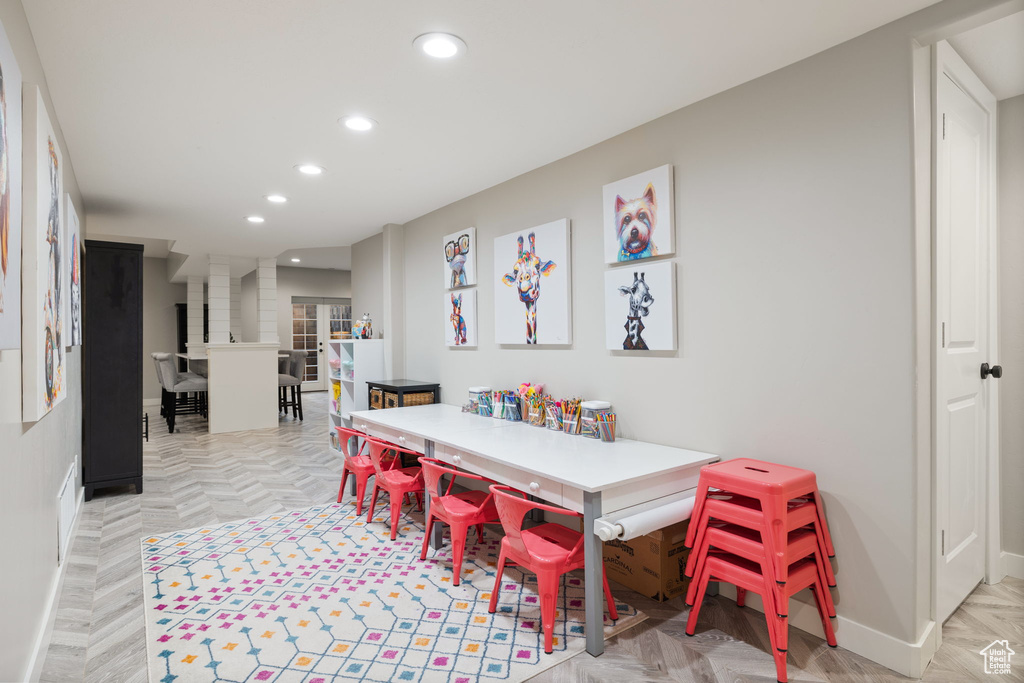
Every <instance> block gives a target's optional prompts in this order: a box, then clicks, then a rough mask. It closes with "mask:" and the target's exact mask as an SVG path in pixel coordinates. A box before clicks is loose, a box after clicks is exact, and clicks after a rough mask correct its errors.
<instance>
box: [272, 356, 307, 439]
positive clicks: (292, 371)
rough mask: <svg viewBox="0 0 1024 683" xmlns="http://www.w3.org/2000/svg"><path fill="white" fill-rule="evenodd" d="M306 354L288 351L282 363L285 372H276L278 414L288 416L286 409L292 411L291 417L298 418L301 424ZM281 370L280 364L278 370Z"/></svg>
mask: <svg viewBox="0 0 1024 683" xmlns="http://www.w3.org/2000/svg"><path fill="white" fill-rule="evenodd" d="M307 355H308V352H306V351H300V350H292V351H288V356H287V359H286V361H285V363H284V366H285V368H287V369H286V370H285V372H283V373H282V372H278V375H277V391H278V400H277V404H278V409H279V412H282V413H284V414H285V415H287V414H288V409H289V408H291V409H292V417H293V418H296V417H297V418H299V422H302V380H303V377H304V375H305V373H306V358H307ZM280 369H281V366H280V364H279V365H278V370H280ZM289 389H291V394H292V396H291V400H289V399H288V390H289Z"/></svg>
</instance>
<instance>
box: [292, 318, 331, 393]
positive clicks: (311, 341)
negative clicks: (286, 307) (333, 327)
mask: <svg viewBox="0 0 1024 683" xmlns="http://www.w3.org/2000/svg"><path fill="white" fill-rule="evenodd" d="M321 308H323V305H322V304H292V348H293V349H295V350H304V351H305V352H306V367H305V372H304V373H303V381H302V390H303V391H317V390H323V389H324V388H325V386H324V377H323V376H324V373H323V371H322V370H321V367H320V366H321V362H320V356H322V355H323V354H322V353H320V350H321V348H322V346H321V342H320V339H321V334H320V309H321Z"/></svg>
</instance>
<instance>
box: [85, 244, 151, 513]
mask: <svg viewBox="0 0 1024 683" xmlns="http://www.w3.org/2000/svg"><path fill="white" fill-rule="evenodd" d="M83 302H84V303H83V309H84V310H83V313H82V322H83V325H84V336H83V340H82V375H83V377H84V386H85V390H84V392H83V395H82V419H83V421H84V423H85V424H84V425H83V427H82V438H83V440H84V441H85V445H84V448H83V458H82V461H83V468H84V472H83V478H82V483H83V484H84V485H85V499H86V500H90V499H91V498H92V494H93V491H94V490H95V489H98V488H103V487H106V486H120V485H125V484H135V492H136V493H142V245H139V244H123V243H121V242H97V241H94V240H86V241H85V278H84V282H83Z"/></svg>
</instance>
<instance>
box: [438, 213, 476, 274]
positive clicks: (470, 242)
mask: <svg viewBox="0 0 1024 683" xmlns="http://www.w3.org/2000/svg"><path fill="white" fill-rule="evenodd" d="M441 249H442V253H443V254H444V261H443V264H444V287H445V289H460V288H462V287H472V286H473V285H475V284H476V283H477V273H476V252H477V251H478V248H477V241H476V228H466V229H465V230H459V231H457V232H453V233H451V234H450V235H445V236H444V237H443V238H442V239H441Z"/></svg>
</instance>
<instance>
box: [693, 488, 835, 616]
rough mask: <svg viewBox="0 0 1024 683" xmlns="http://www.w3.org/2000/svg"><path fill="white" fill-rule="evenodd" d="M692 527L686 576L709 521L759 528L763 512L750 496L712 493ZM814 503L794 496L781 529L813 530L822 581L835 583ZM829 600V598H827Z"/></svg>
mask: <svg viewBox="0 0 1024 683" xmlns="http://www.w3.org/2000/svg"><path fill="white" fill-rule="evenodd" d="M691 519H692V521H691V523H690V524H691V528H695V529H696V530H695V532H694V534H695V535H694V545H693V549H694V551H695V552H692V553H690V559H689V561H688V562H687V565H686V567H687V568H686V576H693V573H694V570H693V567H694V562H695V560H696V557H697V554H698V553H697V552H696V551H697V550H698V549H699V548H700V547H701V545H702V541H703V534H704V530H705V529H706V528H707V526H708V523H709V522H710V520H719V521H722V522H729V523H731V524H736V525H738V526H742V527H745V528H747V529H755V530H758V531H760V530H761V529H762V527H763V524H764V515H762V513H761V504H760V503H759V502H758V501H756V500H754V499H753V498H747V497H746V496H740V495H736V494H731V493H722V492H717V491H716V492H713V493H710V494H709V495H708V498H707V499H706V500H705V501H704V507H703V509H702V513H701V516H700V517H699V518H698V517H693V518H691ZM817 522H818V511H817V506H816V505H815V504H814V502H813V501H811V500H810V499H807V498H796V499H794V500H791V501H789V503H788V504H787V511H786V520H785V524H784V528H785V531H786V533H790V532H792V531H795V530H796V529H800V528H804V527H806V528H809V529H811V530H813V531H814V534H815V539H816V540H817V543H818V552H819V555H820V556H821V559H822V569H823V570H824V572H825V574H824V576H825V582H826V583H827V584H828V585H829V586H835V585H836V577H835V573H834V572H833V570H832V563H831V562H829V561H828V550H827V548H826V545H825V539H824V537H823V534H822V530H821V527H820V526H819V525H818V523H817ZM829 600H830V601H831V597H830V598H829Z"/></svg>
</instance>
